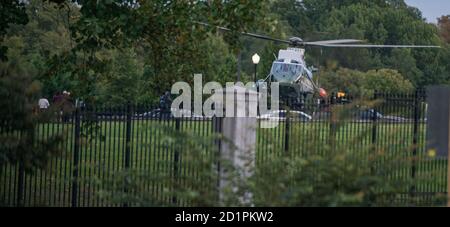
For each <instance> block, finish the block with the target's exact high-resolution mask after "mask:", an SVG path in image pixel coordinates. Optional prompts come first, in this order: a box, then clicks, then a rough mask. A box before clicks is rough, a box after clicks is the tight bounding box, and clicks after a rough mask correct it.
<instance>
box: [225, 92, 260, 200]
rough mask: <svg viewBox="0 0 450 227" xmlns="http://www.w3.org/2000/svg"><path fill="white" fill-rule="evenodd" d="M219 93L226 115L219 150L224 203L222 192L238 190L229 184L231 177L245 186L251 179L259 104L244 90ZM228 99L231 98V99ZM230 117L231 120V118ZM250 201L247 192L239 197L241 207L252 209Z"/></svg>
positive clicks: (252, 93) (250, 93) (252, 95)
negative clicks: (247, 180)
mask: <svg viewBox="0 0 450 227" xmlns="http://www.w3.org/2000/svg"><path fill="white" fill-rule="evenodd" d="M217 92H220V91H217ZM222 92H223V99H224V101H225V100H226V101H225V105H223V107H224V108H225V111H224V113H226V114H225V116H224V117H223V118H222V136H223V138H224V140H223V141H222V143H221V147H220V161H221V165H220V171H219V177H220V180H219V189H220V200H221V202H223V201H224V200H225V199H226V198H225V196H226V194H225V191H227V190H228V192H229V190H233V192H234V191H236V190H237V188H236V187H235V186H234V185H232V184H231V183H232V182H230V180H231V177H235V176H236V177H238V178H239V179H238V180H239V181H240V182H245V181H246V179H248V177H250V176H251V175H252V170H253V168H254V166H255V153H256V152H255V151H256V127H257V119H256V113H257V101H258V93H257V92H255V91H253V90H249V89H246V88H244V87H240V86H233V87H227V88H226V89H225V90H223V91H222ZM227 96H228V99H227V98H226V97H227ZM231 97H233V98H232V99H231ZM218 101H220V100H218ZM231 102H232V103H231ZM231 114H232V116H230V115H231ZM234 173H238V175H234ZM232 174H233V175H232ZM251 200H252V195H251V193H249V192H245V193H244V194H243V195H242V196H241V197H240V202H241V203H242V205H251Z"/></svg>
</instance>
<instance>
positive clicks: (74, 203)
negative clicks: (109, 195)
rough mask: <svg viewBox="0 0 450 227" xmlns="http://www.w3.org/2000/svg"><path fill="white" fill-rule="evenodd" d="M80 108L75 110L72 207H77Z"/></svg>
mask: <svg viewBox="0 0 450 227" xmlns="http://www.w3.org/2000/svg"><path fill="white" fill-rule="evenodd" d="M80 128H81V119H80V108H79V107H76V109H75V135H74V138H75V141H74V149H73V171H72V207H77V206H78V167H79V153H80Z"/></svg>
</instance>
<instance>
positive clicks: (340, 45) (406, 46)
mask: <svg viewBox="0 0 450 227" xmlns="http://www.w3.org/2000/svg"><path fill="white" fill-rule="evenodd" d="M313 46H321V47H350V48H441V47H440V46H427V45H425V46H424V45H372V44H313Z"/></svg>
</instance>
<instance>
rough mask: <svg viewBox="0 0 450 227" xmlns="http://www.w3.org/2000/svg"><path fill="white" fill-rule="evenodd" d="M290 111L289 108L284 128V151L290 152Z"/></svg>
mask: <svg viewBox="0 0 450 227" xmlns="http://www.w3.org/2000/svg"><path fill="white" fill-rule="evenodd" d="M289 115H290V111H289V108H288V109H287V111H286V122H285V127H284V151H285V152H289V133H290V128H291V126H290V116H289Z"/></svg>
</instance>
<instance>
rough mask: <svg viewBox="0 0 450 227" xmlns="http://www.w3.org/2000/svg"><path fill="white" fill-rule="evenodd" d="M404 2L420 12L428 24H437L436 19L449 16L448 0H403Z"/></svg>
mask: <svg viewBox="0 0 450 227" xmlns="http://www.w3.org/2000/svg"><path fill="white" fill-rule="evenodd" d="M405 2H406V3H407V4H408V5H410V6H414V7H416V8H419V9H420V11H422V15H423V16H424V17H425V18H426V19H427V21H428V22H432V23H437V18H438V17H441V16H442V15H449V14H450V0H405Z"/></svg>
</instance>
